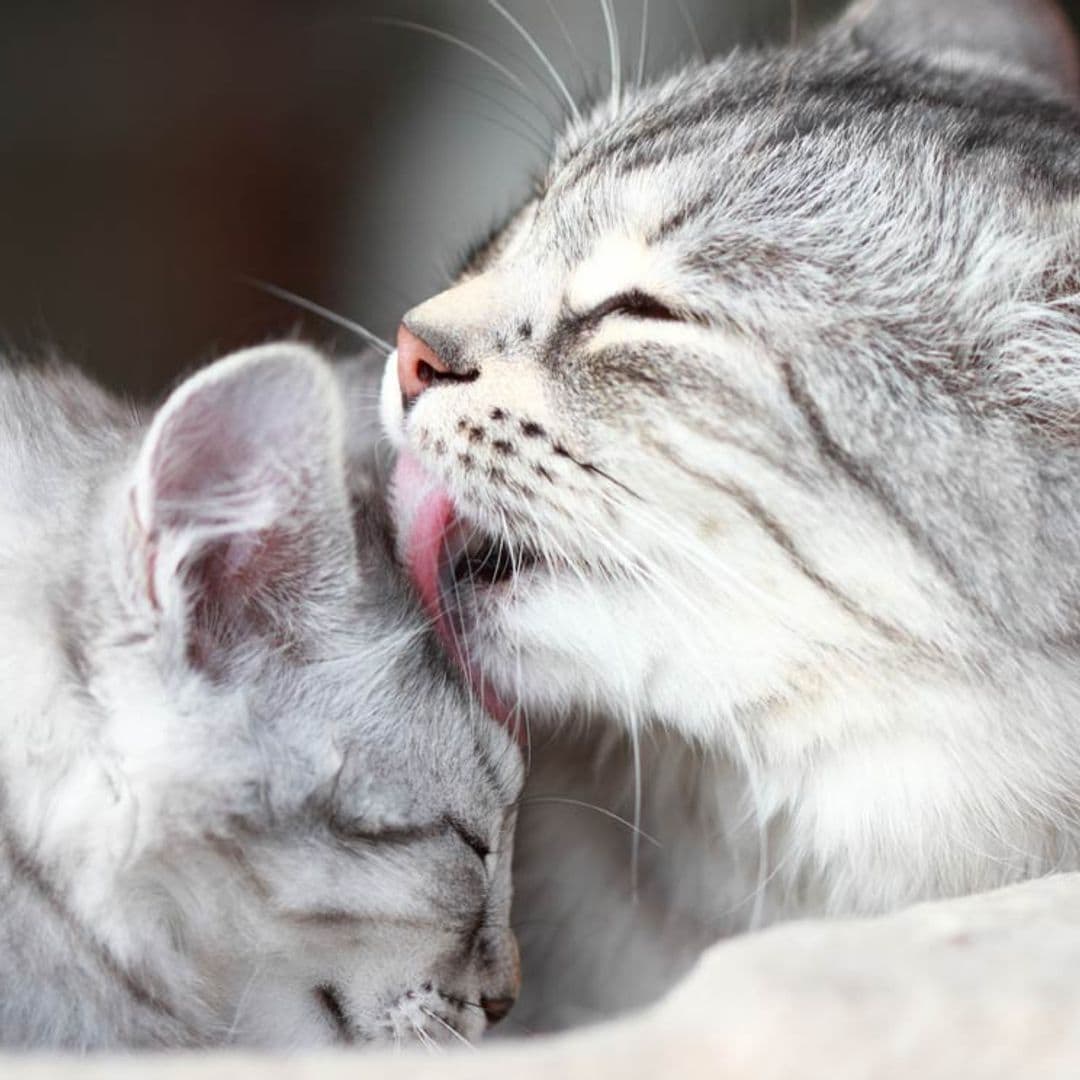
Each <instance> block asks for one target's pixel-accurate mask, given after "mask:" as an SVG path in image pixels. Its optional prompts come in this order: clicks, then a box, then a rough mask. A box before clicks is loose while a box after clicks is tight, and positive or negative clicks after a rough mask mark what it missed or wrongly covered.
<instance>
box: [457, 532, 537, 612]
mask: <svg viewBox="0 0 1080 1080" xmlns="http://www.w3.org/2000/svg"><path fill="white" fill-rule="evenodd" d="M541 562H542V560H541V558H540V556H539V555H538V554H537V553H536V552H535V551H533V550H531V549H530V548H527V547H522V546H520V545H516V544H512V543H511V542H510V541H509V540H508V539H507V538H506V537H505V536H493V535H492V534H491V533H487V532H485V531H484V530H483V529H482V528H481V527H480V526H478V525H474V524H470V523H469V522H468V521H467V520H466V519H463V518H461V517H459V516H457V514H455V515H454V519H453V521H452V522H451V523H450V524H449V528H448V529H447V530H446V532H445V534H444V536H443V542H442V558H441V560H440V566H439V568H438V577H439V586H440V591H441V592H442V593H443V595H444V596H445V594H446V593H448V592H450V591H455V592H460V591H461V590H462V589H463V588H464V589H469V588H490V587H493V586H496V585H504V584H506V583H507V582H509V581H510V579H511V578H513V577H515V576H516V575H518V574H523V573H526V572H528V571H530V570H533V569H535V568H536V567H537V566H539V564H540V563H541Z"/></svg>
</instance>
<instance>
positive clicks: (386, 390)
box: [379, 349, 405, 450]
mask: <svg viewBox="0 0 1080 1080" xmlns="http://www.w3.org/2000/svg"><path fill="white" fill-rule="evenodd" d="M397 369H398V355H397V349H394V351H393V352H391V353H390V355H389V356H388V357H387V358H386V367H385V368H384V369H383V376H382V381H381V382H380V383H379V419H380V420H381V421H382V427H383V431H384V432H385V433H386V437H387V439H389V441H390V445H391V446H392V447H393V448H394V449H395V450H400V449H401V448H402V446H403V445H404V444H405V407H404V405H403V404H402V400H401V383H400V382H399V381H398V370H397Z"/></svg>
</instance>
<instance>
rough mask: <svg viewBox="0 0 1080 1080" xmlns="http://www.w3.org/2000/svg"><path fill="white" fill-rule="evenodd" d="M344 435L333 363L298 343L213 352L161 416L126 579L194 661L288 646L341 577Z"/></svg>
mask: <svg viewBox="0 0 1080 1080" xmlns="http://www.w3.org/2000/svg"><path fill="white" fill-rule="evenodd" d="M343 445H344V436H343V417H342V406H341V402H340V396H339V394H338V391H337V386H336V382H335V380H334V377H333V374H332V372H331V371H330V369H329V367H328V366H327V364H326V363H325V362H324V361H323V360H322V359H320V357H319V356H318V355H317V354H316V353H315V352H314V351H312V350H311V349H308V348H306V347H304V346H301V345H296V344H280V345H270V346H264V347H261V348H256V349H249V350H246V351H244V352H240V353H236V354H234V355H233V356H230V357H226V358H225V359H224V360H220V361H218V362H217V363H216V364H212V365H211V366H210V367H208V368H206V369H205V370H204V371H201V372H199V373H198V374H197V375H195V376H193V377H192V378H190V379H188V380H187V381H186V382H184V383H183V384H182V385H181V386H180V387H179V388H178V389H177V390H176V391H175V392H174V393H173V394H172V395H171V397H169V399H168V400H167V401H166V402H165V404H164V405H163V406H162V408H161V410H160V411H159V412H158V414H157V415H156V416H155V418H154V420H153V423H152V424H151V426H150V429H149V431H148V433H147V435H146V438H145V440H144V442H143V445H142V447H141V450H140V452H139V455H138V459H137V461H136V464H135V469H134V474H133V479H132V483H131V486H130V490H129V513H130V516H131V526H132V527H131V528H130V529H129V530H128V535H129V544H128V559H127V572H128V574H129V578H130V580H129V586H130V588H131V590H132V591H133V592H134V593H135V596H136V600H137V601H138V602H139V603H141V604H143V605H146V607H147V608H148V609H149V610H150V611H151V612H153V614H154V616H155V621H156V623H157V625H158V626H159V628H160V629H161V630H162V632H164V633H169V634H172V635H174V636H177V637H178V638H179V642H180V643H181V644H182V646H183V648H184V650H185V652H186V655H187V658H188V659H189V660H191V661H192V662H193V663H195V664H196V665H206V664H210V663H211V662H213V661H214V660H215V659H217V658H219V657H220V656H222V655H223V654H224V653H227V652H228V651H229V649H230V647H232V646H235V645H237V644H248V643H250V642H251V641H252V640H253V639H262V640H265V639H266V638H270V639H272V641H273V642H274V644H275V646H277V647H283V646H287V645H288V644H289V642H290V641H292V640H295V639H296V638H298V637H299V636H300V635H301V634H302V632H303V624H304V621H305V618H306V617H308V616H309V615H310V609H311V608H312V606H313V605H314V604H316V603H317V600H318V598H319V597H321V596H325V595H326V593H327V591H328V590H332V589H333V587H334V576H335V575H339V581H340V580H344V576H343V575H344V574H345V573H346V572H347V570H348V565H349V560H348V557H347V553H348V551H350V550H351V546H352V541H351V532H350V531H349V524H348V497H347V493H346V490H345V467H344V461H343V453H344V450H343Z"/></svg>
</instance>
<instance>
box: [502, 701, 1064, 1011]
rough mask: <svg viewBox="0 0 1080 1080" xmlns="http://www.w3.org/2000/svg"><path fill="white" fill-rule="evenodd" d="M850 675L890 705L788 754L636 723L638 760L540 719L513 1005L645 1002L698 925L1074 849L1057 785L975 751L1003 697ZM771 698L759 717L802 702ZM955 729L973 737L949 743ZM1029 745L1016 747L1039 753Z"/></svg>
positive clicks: (897, 893)
mask: <svg viewBox="0 0 1080 1080" xmlns="http://www.w3.org/2000/svg"><path fill="white" fill-rule="evenodd" d="M861 689H862V691H863V695H862V703H863V704H864V706H865V707H866V708H867V710H868V712H871V713H872V714H873V715H874V716H875V727H881V718H882V717H883V716H891V717H892V718H893V724H892V727H891V729H890V728H888V727H887V726H886V727H882V730H880V731H873V730H870V729H867V730H865V731H864V732H863V733H862V735H861V737H859V738H852V739H851V740H849V741H848V742H847V743H846V744H843V745H840V746H832V747H829V748H828V750H823V751H821V752H818V753H809V754H800V755H796V754H793V755H792V756H791V757H790V759H789V760H783V759H782V757H783V756H782V754H781V753H780V751H779V750H778V749H777V748H776V747H773V748H772V750H773V752H772V753H771V754H770V753H769V752H768V749H767V748H765V749H763V747H762V746H761V745H759V746H758V747H757V748H756V751H757V752H756V753H754V754H752V755H751V758H750V759H749V760H754V761H755V762H756V764H755V765H754V767H753V768H752V769H748V768H747V767H746V766H745V764H744V763H743V761H740V764H738V765H736V764H735V761H736V760H737V759H736V756H735V755H729V754H725V753H722V752H717V751H716V750H709V751H706V750H703V749H702V748H701V747H700V746H699V747H693V746H691V745H690V744H689V743H688V742H687V741H686V739H685V738H683V737H682V736H678V735H674V734H670V733H658V732H648V733H645V734H644V735H643V736H642V738H641V741H640V758H639V760H638V761H636V760H635V753H634V750H633V746H632V743H631V741H630V740H629V739H628V738H625V739H624V738H621V737H612V736H611V735H610V734H608V733H605V732H603V731H601V730H596V731H594V732H593V733H591V734H581V735H579V736H578V737H577V738H575V739H569V738H566V737H565V736H563V737H561V738H559V739H556V740H549V739H548V738H546V737H545V736H544V735H543V734H540V735H539V736H537V737H536V739H535V745H534V749H533V754H532V770H531V773H530V780H529V784H528V788H527V791H526V796H525V803H524V809H523V813H522V818H521V829H520V833H519V840H518V867H519V870H518V875H517V897H518V900H517V902H518V911H519V912H520V913H521V915H520V925H519V928H518V930H519V935H520V937H521V940H522V947H523V954H524V958H523V964H524V969H525V971H526V972H528V973H529V977H527V978H526V980H525V994H524V996H523V1000H522V1003H521V1006H520V1011H519V1013H518V1016H519V1017H520V1019H521V1020H522V1021H523V1022H524V1023H526V1024H529V1025H531V1026H535V1027H538V1028H546V1027H562V1026H566V1025H572V1024H579V1023H583V1022H587V1021H588V1020H589V1019H595V1018H599V1017H601V1016H603V1015H607V1014H609V1013H612V1012H616V1011H620V1010H622V1009H625V1008H628V1007H634V1006H636V1005H640V1004H644V1003H646V1002H648V1001H649V1000H652V999H653V998H655V997H656V996H658V995H659V994H660V993H661V992H663V991H664V990H665V989H666V988H667V987H668V986H670V985H671V984H672V983H673V982H674V981H675V980H676V979H677V978H678V977H679V976H680V975H681V974H683V973H684V972H685V971H686V970H687V968H688V967H689V966H690V965H691V964H692V963H693V962H694V960H695V959H696V957H697V956H698V955H699V954H700V952H701V950H702V949H703V948H704V947H706V946H707V945H709V944H711V943H712V942H714V941H716V940H717V939H719V938H722V937H726V936H729V935H732V934H737V933H743V932H746V931H748V930H753V929H757V928H760V927H763V926H766V925H769V924H771V923H775V922H779V921H782V920H786V919H791V918H799V917H809V916H816V915H822V914H825V915H837V914H849V913H856V914H857V913H878V912H884V911H889V910H894V909H896V908H898V907H901V906H903V905H905V904H909V903H912V902H915V901H917V900H920V899H926V898H932V897H940V896H950V895H961V894H965V893H969V892H975V891H980V890H984V889H988V888H993V887H995V886H998V885H1003V884H1006V883H1009V882H1012V881H1019V880H1024V879H1026V878H1029V877H1032V876H1037V875H1039V874H1043V873H1047V872H1050V871H1052V870H1058V869H1068V868H1075V867H1077V866H1080V851H1078V844H1077V840H1076V838H1075V834H1074V832H1073V830H1072V829H1071V828H1070V827H1069V821H1070V820H1071V819H1072V818H1073V817H1074V816H1075V807H1073V806H1072V805H1071V803H1070V798H1069V796H1068V794H1067V793H1059V795H1057V796H1055V794H1054V793H1053V792H1051V791H1049V790H1046V791H1044V792H1043V793H1042V795H1041V796H1040V797H1039V798H1038V799H1031V798H1026V797H1024V798H1019V797H1018V796H1017V794H1016V791H1015V788H1014V787H1013V784H1012V783H1011V782H1007V781H1006V779H1005V777H1004V776H1003V774H1002V770H1001V769H1000V757H999V753H1000V746H994V745H993V744H991V743H990V742H989V741H988V740H987V739H986V737H985V734H984V736H983V737H982V747H983V749H984V750H985V752H980V748H979V745H978V742H979V736H978V735H977V734H976V733H977V732H978V731H979V730H980V729H981V730H983V731H984V733H985V732H986V731H988V730H989V729H990V728H991V727H997V726H999V725H1000V726H1004V725H1008V724H1009V723H1010V721H1011V719H1014V718H1016V717H1019V716H1020V715H1022V711H1023V705H1022V703H1021V701H1020V700H1019V698H1018V699H1017V700H1016V701H1012V702H1010V701H1009V700H1008V695H1005V694H1002V693H1000V692H995V695H991V694H987V695H985V696H982V695H980V694H978V693H976V692H974V691H972V690H971V689H970V687H968V688H965V689H964V690H963V692H961V689H960V688H957V690H956V692H955V693H952V692H950V689H949V688H948V687H943V686H942V685H940V684H937V685H934V686H926V687H919V686H918V685H914V684H913V685H911V686H910V687H907V688H906V694H907V696H906V698H905V697H904V696H903V695H901V694H899V692H898V691H895V690H893V691H889V693H888V694H887V695H883V696H881V697H880V698H878V699H877V701H876V702H875V701H874V698H875V689H876V688H875V687H873V686H871V685H868V686H863V687H862V688H861ZM995 696H996V699H997V700H996V701H995V700H993V698H994V697H995ZM845 697H846V700H845V701H844V702H839V701H834V700H832V699H831V698H829V697H828V696H827V695H826V696H825V697H823V698H822V699H821V700H819V701H817V702H814V703H803V705H802V711H803V716H802V720H803V721H804V722H805V724H806V725H807V727H808V728H812V727H813V726H814V725H821V724H822V723H827V722H835V719H836V718H835V716H833V715H832V713H834V712H835V711H836V710H837V709H839V708H841V707H843V708H844V709H845V710H847V711H850V710H851V709H858V708H859V703H860V696H859V694H857V693H856V692H855V688H854V687H849V693H848V694H847V695H845ZM890 699H891V700H890ZM775 711H776V713H777V715H774V716H771V717H770V716H769V715H768V712H767V711H766V712H765V713H764V714H762V715H759V716H758V717H757V719H758V721H759V722H761V721H765V722H766V726H767V723H768V721H770V720H771V721H774V722H776V723H777V724H790V723H792V722H793V721H797V720H798V719H799V717H797V716H796V717H793V716H792V715H790V713H789V710H787V709H786V708H780V707H777V709H776V710H775ZM815 713H817V714H818V715H814V714H815ZM781 714H782V715H781ZM947 716H948V717H949V718H950V720H951V723H952V729H951V730H949V731H946V730H944V729H943V728H942V727H941V726H940V725H942V724H943V723H944V720H945V718H946V717H947ZM961 733H966V736H965V735H963V734H961ZM963 737H967V738H970V739H972V740H974V741H975V748H974V749H973V747H972V745H968V746H967V747H966V748H964V749H963V752H960V747H959V745H958V742H957V740H958V739H959V738H963ZM1045 749H1046V750H1047V752H1049V751H1050V747H1049V746H1047V747H1046V748H1045ZM1029 750H1030V752H1029V753H1028V755H1027V759H1026V760H1027V763H1028V767H1030V768H1031V769H1035V770H1037V769H1041V768H1045V762H1044V763H1043V764H1041V765H1040V764H1039V761H1038V758H1039V753H1038V751H1037V750H1036V749H1035V748H1029ZM1016 752H1017V754H1018V755H1019V756H1021V757H1022V756H1023V748H1022V747H1020V746H1019V744H1018V745H1017V750H1016ZM1018 759H1019V758H1018ZM744 760H745V759H744ZM638 775H640V777H641V781H640V796H638V794H637V792H638V781H637V779H636V777H637V776H638ZM635 822H638V823H639V828H640V831H636V829H635V825H634V823H635ZM538 913H543V917H542V918H541V917H538ZM547 987H556V988H558V990H559V993H558V994H557V995H552V994H545V993H544V988H547ZM530 989H532V994H530Z"/></svg>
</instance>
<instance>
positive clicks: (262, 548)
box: [181, 529, 310, 670]
mask: <svg viewBox="0 0 1080 1080" xmlns="http://www.w3.org/2000/svg"><path fill="white" fill-rule="evenodd" d="M306 548H307V545H306V544H305V543H304V539H303V535H302V534H296V533H291V532H289V531H287V530H285V529H266V530H264V531H262V532H260V533H247V534H238V535H236V536H230V537H227V538H223V539H221V540H219V541H215V542H213V543H212V544H210V545H208V546H207V547H206V548H205V549H203V550H202V551H200V552H199V553H197V554H196V556H195V557H194V558H193V559H192V560H191V561H190V562H189V563H187V564H185V565H184V566H183V567H181V578H182V581H183V583H184V587H185V590H186V592H187V594H188V596H189V604H190V606H189V608H188V620H189V628H188V658H189V660H190V661H191V663H192V664H193V665H194V666H196V667H199V668H203V669H207V668H209V669H211V670H213V669H215V668H216V667H218V665H219V664H220V663H221V662H223V661H224V659H225V657H224V655H223V653H224V651H225V650H227V649H228V647H230V646H233V645H236V644H237V643H239V642H242V641H248V640H254V639H259V640H261V641H263V642H265V643H266V644H268V645H272V646H273V647H274V648H275V649H278V650H282V649H286V648H287V647H288V645H289V630H288V622H287V620H286V619H284V618H282V617H281V611H282V609H283V608H284V607H285V606H286V604H287V603H288V599H289V598H290V597H291V598H293V600H294V601H295V598H296V597H297V596H300V595H302V594H303V591H304V578H305V567H307V566H308V563H309V561H310V553H309V552H308V551H307V550H306Z"/></svg>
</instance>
